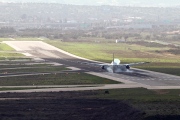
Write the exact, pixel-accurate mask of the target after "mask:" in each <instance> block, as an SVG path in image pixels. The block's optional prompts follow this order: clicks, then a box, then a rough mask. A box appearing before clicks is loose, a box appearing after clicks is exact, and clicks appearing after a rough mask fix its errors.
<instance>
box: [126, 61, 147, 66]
mask: <svg viewBox="0 0 180 120" xmlns="http://www.w3.org/2000/svg"><path fill="white" fill-rule="evenodd" d="M146 63H150V62H138V63H129V64H124V65H129V66H135V65H141V64H146Z"/></svg>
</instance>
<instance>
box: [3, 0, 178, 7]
mask: <svg viewBox="0 0 180 120" xmlns="http://www.w3.org/2000/svg"><path fill="white" fill-rule="evenodd" d="M0 2H41V3H61V4H76V5H119V6H158V7H162V6H163V7H167V6H179V5H180V0H0Z"/></svg>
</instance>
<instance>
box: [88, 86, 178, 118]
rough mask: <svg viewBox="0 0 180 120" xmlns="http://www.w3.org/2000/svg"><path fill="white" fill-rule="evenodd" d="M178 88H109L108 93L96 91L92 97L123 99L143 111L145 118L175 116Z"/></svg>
mask: <svg viewBox="0 0 180 120" xmlns="http://www.w3.org/2000/svg"><path fill="white" fill-rule="evenodd" d="M179 95H180V90H147V89H143V88H139V89H116V90H109V94H104V91H102V90H99V91H96V94H95V95H93V96H89V97H93V98H99V99H113V100H114V99H115V100H123V101H124V102H126V103H128V104H131V105H132V106H133V107H135V108H137V109H139V110H141V111H144V113H145V117H146V118H149V119H150V118H151V120H156V119H160V118H159V117H160V116H161V117H163V116H164V117H167V116H170V118H173V116H174V117H175V118H177V116H178V115H180V109H179V104H180V99H179Z"/></svg>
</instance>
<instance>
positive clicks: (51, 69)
mask: <svg viewBox="0 0 180 120" xmlns="http://www.w3.org/2000/svg"><path fill="white" fill-rule="evenodd" d="M30 67H31V68H20V69H3V70H1V69H0V73H3V72H5V71H6V72H7V73H25V72H30V73H31V72H56V71H62V70H69V69H67V68H65V67H63V66H58V67H44V66H43V67H42V66H39V67H38V68H37V66H36V67H32V66H30Z"/></svg>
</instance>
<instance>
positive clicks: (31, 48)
mask: <svg viewBox="0 0 180 120" xmlns="http://www.w3.org/2000/svg"><path fill="white" fill-rule="evenodd" d="M5 43H6V44H8V45H10V46H11V47H13V48H14V49H16V50H17V51H22V52H26V54H27V55H28V56H32V57H37V58H43V59H45V60H48V61H52V62H57V63H60V64H64V65H66V66H67V67H75V68H79V69H82V70H86V71H89V73H90V74H94V75H97V76H101V77H106V78H109V79H113V80H116V81H122V82H124V83H125V84H131V83H133V84H134V83H137V84H141V85H143V87H145V88H148V89H151V88H152V89H153V88H156V89H158V88H163V89H166V88H167V89H173V88H174V89H180V77H179V76H173V75H167V74H163V73H157V72H151V71H145V70H139V69H132V70H133V71H134V72H129V73H120V74H115V73H107V72H104V71H103V70H101V68H99V66H98V67H97V66H92V65H87V64H83V63H85V62H96V61H89V60H87V59H84V58H80V57H77V56H74V55H71V54H69V53H67V52H64V51H62V50H60V49H58V48H56V47H53V46H51V45H49V44H46V43H44V42H42V41H5ZM140 87H142V86H140Z"/></svg>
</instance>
